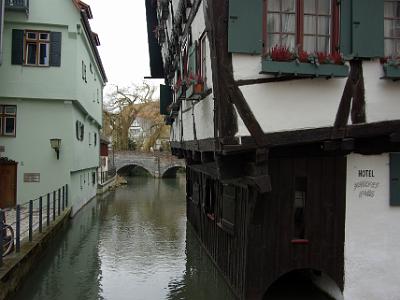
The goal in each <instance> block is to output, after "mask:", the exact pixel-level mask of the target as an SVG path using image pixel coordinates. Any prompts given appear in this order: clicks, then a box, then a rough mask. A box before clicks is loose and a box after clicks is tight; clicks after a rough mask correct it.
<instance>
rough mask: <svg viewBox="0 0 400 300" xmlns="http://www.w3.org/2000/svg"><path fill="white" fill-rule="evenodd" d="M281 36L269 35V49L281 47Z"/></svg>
mask: <svg viewBox="0 0 400 300" xmlns="http://www.w3.org/2000/svg"><path fill="white" fill-rule="evenodd" d="M280 44H281V42H280V39H279V34H268V48H272V47H274V46H276V45H280Z"/></svg>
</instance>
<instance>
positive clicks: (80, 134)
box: [75, 121, 85, 141]
mask: <svg viewBox="0 0 400 300" xmlns="http://www.w3.org/2000/svg"><path fill="white" fill-rule="evenodd" d="M75 127H76V128H75V129H76V139H77V140H78V141H83V139H84V137H85V125H84V124H83V123H82V122H81V121H76V123H75Z"/></svg>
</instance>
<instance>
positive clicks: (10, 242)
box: [3, 225, 14, 257]
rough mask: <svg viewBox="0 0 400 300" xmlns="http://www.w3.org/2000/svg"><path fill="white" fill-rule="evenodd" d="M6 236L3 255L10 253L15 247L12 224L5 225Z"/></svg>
mask: <svg viewBox="0 0 400 300" xmlns="http://www.w3.org/2000/svg"><path fill="white" fill-rule="evenodd" d="M4 229H5V232H6V237H5V243H4V244H3V257H4V256H6V255H8V254H10V253H11V252H12V250H13V249H14V229H13V228H12V227H11V226H10V225H5V226H4Z"/></svg>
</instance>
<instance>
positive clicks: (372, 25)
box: [340, 0, 384, 58]
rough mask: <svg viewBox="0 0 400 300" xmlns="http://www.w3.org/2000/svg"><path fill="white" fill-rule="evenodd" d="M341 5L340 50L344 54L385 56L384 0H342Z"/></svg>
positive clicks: (350, 56)
mask: <svg viewBox="0 0 400 300" xmlns="http://www.w3.org/2000/svg"><path fill="white" fill-rule="evenodd" d="M340 5H341V6H340V19H341V22H340V51H341V52H342V53H343V54H344V56H345V57H347V58H353V57H355V58H374V57H383V56H384V21H383V19H384V9H383V0H341V1H340Z"/></svg>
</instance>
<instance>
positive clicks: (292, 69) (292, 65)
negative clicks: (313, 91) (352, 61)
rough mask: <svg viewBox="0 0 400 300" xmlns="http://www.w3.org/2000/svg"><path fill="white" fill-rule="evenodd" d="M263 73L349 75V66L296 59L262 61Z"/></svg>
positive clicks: (320, 75)
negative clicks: (304, 61) (296, 60)
mask: <svg viewBox="0 0 400 300" xmlns="http://www.w3.org/2000/svg"><path fill="white" fill-rule="evenodd" d="M261 73H263V74H274V75H288V74H290V75H295V76H299V77H301V76H305V77H309V76H314V77H347V76H348V74H349V67H348V66H346V65H335V64H321V65H318V66H317V65H315V64H311V63H297V62H295V61H288V62H285V61H271V60H263V61H262V71H261Z"/></svg>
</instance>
